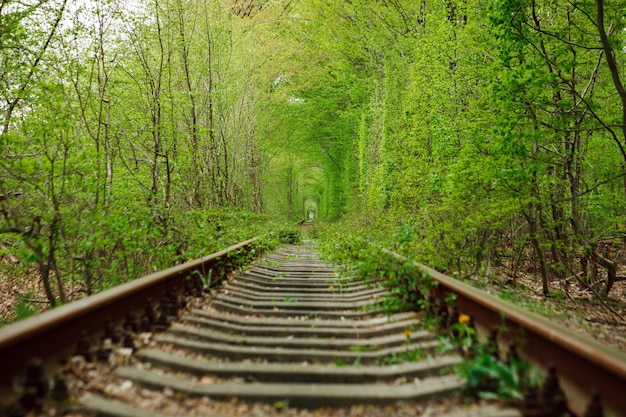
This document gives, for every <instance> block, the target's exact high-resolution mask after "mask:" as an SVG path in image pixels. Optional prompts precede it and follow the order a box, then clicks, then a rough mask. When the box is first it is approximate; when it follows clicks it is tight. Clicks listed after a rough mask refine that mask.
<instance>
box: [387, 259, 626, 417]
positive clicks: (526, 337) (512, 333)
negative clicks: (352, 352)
mask: <svg viewBox="0 0 626 417" xmlns="http://www.w3.org/2000/svg"><path fill="white" fill-rule="evenodd" d="M384 252H386V253H387V254H390V255H392V256H394V257H395V258H396V259H398V260H399V261H402V262H406V261H408V259H407V258H405V257H403V256H401V255H398V254H396V253H394V252H391V251H387V250H384ZM414 264H415V265H416V266H417V267H418V268H419V270H421V271H423V272H426V273H427V274H428V275H429V276H430V277H431V278H433V279H434V280H435V281H436V282H437V283H438V284H439V285H438V286H437V287H436V289H435V293H436V294H435V297H436V299H438V300H445V299H447V298H448V297H446V296H447V295H449V294H450V293H454V294H456V297H455V301H454V303H455V304H453V305H449V306H447V310H448V311H449V312H450V313H452V311H453V309H454V308H455V307H456V310H457V311H458V313H459V314H467V315H469V316H471V317H472V319H473V322H474V323H475V325H476V327H477V329H478V331H479V333H480V334H482V335H483V337H484V336H485V335H490V336H492V335H494V336H495V335H496V333H497V342H498V345H499V346H500V347H501V348H502V349H507V348H509V347H510V346H511V345H512V344H514V345H515V349H516V350H517V351H518V352H519V354H520V355H521V356H522V357H523V358H525V359H527V360H529V361H530V362H531V363H533V364H534V365H537V366H539V367H540V369H542V370H544V371H545V370H547V369H548V368H549V367H556V370H557V375H558V379H559V383H560V385H561V387H562V389H563V391H564V392H565V394H566V396H567V402H568V406H569V408H570V410H572V411H573V412H574V413H576V414H577V415H579V416H583V415H588V414H587V411H586V410H589V407H590V405H591V404H592V402H593V401H594V396H595V397H596V398H595V401H597V395H598V394H599V399H600V403H601V405H602V408H603V411H604V413H605V414H604V415H612V414H611V413H613V415H615V416H626V354H624V353H622V352H620V351H618V350H616V349H614V348H611V347H608V346H606V345H603V344H601V343H599V342H597V341H596V340H593V339H591V338H589V337H586V336H583V335H580V334H577V333H574V332H572V331H571V330H569V329H567V328H565V327H563V326H561V325H559V324H557V323H554V322H552V321H550V320H549V319H548V318H545V317H543V316H540V315H538V314H535V313H532V312H529V311H527V310H525V309H522V308H520V307H518V306H516V305H515V304H513V303H510V302H507V301H504V300H502V299H499V298H497V297H495V296H492V295H489V294H487V293H485V292H484V291H481V290H479V289H477V288H474V287H472V286H470V285H468V284H465V283H463V282H461V281H459V280H456V279H454V278H451V277H449V276H446V275H444V274H442V273H440V272H438V271H436V270H434V269H432V268H429V267H427V266H425V265H422V264H420V263H418V262H414ZM494 330H495V332H496V333H494Z"/></svg>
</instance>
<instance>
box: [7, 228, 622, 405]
mask: <svg viewBox="0 0 626 417" xmlns="http://www.w3.org/2000/svg"><path fill="white" fill-rule="evenodd" d="M254 245H255V241H254V240H250V241H247V242H243V243H242V244H239V245H235V246H233V247H231V248H229V249H227V250H225V251H222V252H220V253H217V254H214V255H210V256H208V257H206V258H204V259H201V260H197V261H194V262H190V263H188V264H185V265H181V266H179V267H175V268H173V269H171V270H168V271H163V272H161V273H157V274H153V275H151V276H148V277H145V278H143V279H140V280H137V281H134V282H131V283H129V284H125V285H123V286H121V287H118V288H116V289H114V290H111V291H108V292H105V293H102V294H99V295H97V296H95V297H90V298H89V299H86V300H82V301H79V302H77V303H74V304H71V305H68V306H65V307H63V308H60V309H57V310H55V311H52V312H50V313H46V314H44V315H42V316H40V317H38V318H35V319H33V320H30V321H25V322H24V323H18V324H16V325H14V326H9V327H7V328H4V329H0V369H1V370H2V372H1V373H0V407H1V408H0V415H2V414H3V413H4V414H6V415H33V414H32V413H33V410H35V412H39V413H41V414H42V415H44V414H45V415H61V413H62V412H66V411H67V410H68V409H69V410H72V412H73V413H78V415H80V413H83V414H85V415H93V414H96V415H105V416H151V417H160V416H164V415H231V414H229V412H230V411H232V409H233V407H235V408H237V404H239V401H243V402H245V403H264V404H271V407H273V408H272V409H274V410H275V411H276V410H278V411H281V410H283V409H284V408H285V407H287V406H288V407H305V408H318V407H330V406H333V407H350V406H352V407H354V406H355V405H362V404H370V405H372V406H373V407H384V406H389V405H394V404H399V403H402V404H405V406H404V407H405V408H400V409H394V408H385V409H380V408H379V409H376V410H378V411H373V410H374V409H373V410H372V411H371V413H372V415H391V414H393V413H394V412H397V413H398V414H397V415H411V414H413V415H414V414H419V413H420V412H421V411H420V410H422V411H423V410H424V408H423V407H425V406H424V404H430V403H432V402H438V403H439V404H446V405H445V406H441V407H440V410H443V409H444V408H445V407H448V406H449V404H451V403H455V402H457V403H458V401H457V400H454V399H455V398H459V392H460V390H461V388H462V386H463V384H464V381H463V380H461V379H460V378H459V377H458V376H457V375H456V374H455V373H454V372H453V368H454V366H455V365H457V364H458V363H459V362H460V361H461V358H460V357H459V356H458V355H455V354H442V353H440V352H439V349H438V348H439V345H440V342H439V340H438V339H437V337H436V335H435V334H434V333H433V332H432V331H429V330H424V327H423V323H422V316H419V315H417V314H416V313H414V312H399V313H395V314H391V315H388V314H386V313H384V312H383V311H381V303H380V301H381V299H382V298H383V297H384V295H385V293H386V290H385V289H384V288H383V287H382V286H381V285H378V284H377V283H372V284H371V285H364V284H363V283H361V282H359V281H358V280H356V279H354V278H351V277H340V276H338V275H337V274H335V271H334V270H333V268H331V267H329V266H328V265H327V264H325V263H324V262H322V261H320V260H318V259H317V257H316V254H315V252H314V251H313V250H312V249H311V248H310V247H309V246H306V245H305V246H288V247H284V248H283V249H281V250H279V251H277V252H275V253H273V254H270V255H267V256H265V257H264V258H263V259H262V260H261V261H258V262H256V263H254V264H252V265H251V266H249V267H248V268H246V269H245V270H244V271H243V272H240V273H237V274H235V275H228V274H226V272H227V271H228V270H230V269H232V267H233V265H232V262H230V259H232V256H231V254H232V253H234V252H237V253H241V252H242V251H243V252H246V251H251V249H253V248H254ZM389 255H390V257H391V259H392V261H393V259H395V260H397V261H399V262H405V260H403V259H401V258H399V257H397V255H395V254H389ZM420 268H421V269H422V270H425V271H427V272H428V273H429V274H430V275H431V276H432V277H433V278H434V279H435V280H437V281H438V282H439V285H438V286H437V287H436V288H435V289H433V291H431V293H428V294H422V295H423V296H424V297H427V298H429V299H431V301H432V305H436V306H437V309H436V310H437V314H439V315H440V318H441V319H442V320H441V321H442V322H444V323H445V322H448V323H449V322H450V321H451V320H450V317H449V316H450V315H451V316H455V315H456V314H459V312H460V313H463V314H469V315H471V316H472V318H473V319H474V323H475V324H476V327H477V328H478V329H479V330H480V331H482V332H483V333H484V334H488V335H490V337H491V342H492V343H495V345H496V346H497V345H500V346H501V347H503V348H504V347H505V346H506V347H507V348H508V347H509V345H510V342H511V341H512V340H516V341H517V342H518V343H517V344H516V349H517V350H519V352H520V353H521V354H522V355H526V356H527V357H528V358H529V359H530V360H532V361H533V362H535V363H537V364H538V365H539V366H545V367H546V368H547V367H549V365H552V364H555V365H556V367H557V369H558V370H559V372H558V378H557V379H556V380H557V381H559V382H560V384H559V382H557V383H556V388H555V387H554V382H552V385H553V386H552V387H551V390H552V391H551V394H550V395H552V396H554V395H557V396H558V395H560V393H562V391H561V387H562V389H563V390H564V391H565V392H566V394H567V400H568V407H569V410H572V411H574V413H575V414H576V415H580V416H583V415H584V416H585V417H594V416H601V415H603V414H602V409H603V408H604V409H605V410H610V412H612V413H614V415H616V416H621V415H625V413H626V411H625V410H626V407H624V399H623V398H621V397H620V396H619V395H617V396H615V394H614V393H615V392H618V391H619V392H623V389H624V387H626V384H625V383H624V381H626V377H624V375H626V372H622V371H623V369H625V367H626V361H625V360H624V358H623V355H622V356H620V355H619V354H617V353H615V352H612V351H610V350H609V349H605V348H602V347H601V346H598V345H597V344H596V345H594V344H593V343H592V342H589V341H588V340H584V339H581V338H578V337H576V338H574V339H572V338H571V337H572V336H571V335H570V334H569V333H568V332H567V331H564V330H562V329H559V328H557V327H555V326H552V325H550V324H546V323H545V321H544V322H542V321H541V320H539V321H536V320H535V318H536V317H532V316H531V315H527V313H524V312H520V311H518V310H516V309H515V308H514V307H512V306H510V305H508V303H503V302H500V301H498V300H494V299H493V297H488V296H485V295H484V294H482V293H480V292H479V291H478V290H475V289H473V288H469V287H467V286H464V285H462V284H461V283H458V282H456V281H455V280H452V279H451V278H448V277H445V276H443V275H441V274H438V273H437V272H436V271H432V270H430V269H428V268H427V267H424V266H420ZM222 276H229V278H228V280H227V281H225V282H222V283H221V284H220V285H217V283H218V281H219V280H218V278H219V277H222ZM452 292H453V293H454V294H456V301H455V302H454V305H447V304H445V302H444V301H443V300H451V299H452V298H451V297H449V294H450V293H452ZM154 300H157V301H154ZM455 320H457V319H456V318H455V319H452V321H455ZM494 327H498V328H500V329H506V330H503V331H501V332H500V333H499V334H496V333H494V332H493V331H492V329H493V328H494ZM546 329H547V330H546ZM85 330H87V331H88V332H87V333H85ZM520 334H523V337H524V340H522V339H521V337H520ZM572 345H573V346H572ZM503 352H504V349H503ZM496 354H497V353H496ZM502 355H504V353H502ZM68 358H69V359H68ZM555 359H556V360H555ZM594 362H595V365H596V366H595V367H593V364H594ZM564 364H570V365H573V369H569V370H566V371H565V372H563V371H562V369H563V366H564ZM577 368H580V369H581V370H582V372H584V373H585V375H586V376H587V379H586V382H582V383H581V382H580V381H579V379H580V377H577V376H576V375H578V374H577V372H576V369H577ZM591 368H593V370H591ZM553 369H554V368H553ZM598 369H599V370H598ZM551 375H552V376H554V375H555V373H554V370H553V371H551ZM577 378H578V379H577ZM549 379H550V378H549ZM583 379H584V378H583ZM598 380H599V381H600V382H601V383H603V384H604V385H602V384H600V383H597V382H596V381H598ZM593 389H596V390H597V391H598V392H599V393H600V396H599V397H598V396H595V397H594V396H592V390H593ZM585 391H586V392H585ZM545 392H547V390H546V389H545V387H544V388H542V392H541V393H528V397H529V398H527V403H526V405H525V406H524V407H525V408H524V407H522V409H523V410H525V411H524V412H525V414H526V415H551V414H549V413H550V409H548V411H546V409H545V407H544V408H543V409H538V408H537V407H534V408H533V405H532V401H533V395H534V396H538V395H543V396H545V395H547V394H545ZM232 398H237V402H232V400H231V399H232ZM451 399H452V400H451ZM535 400H536V398H535ZM528 401H530V402H531V404H530V406H529V405H528ZM407 407H408V408H407ZM420 407H421V408H420ZM229 410H230V411H229ZM381 410H383V411H381ZM407 410H408V411H407ZM430 410H431V411H430V412H431V415H439V414H433V413H434V412H433V411H432V410H433V409H432V408H431V409H430ZM472 410H473V411H472V412H474V413H475V414H463V411H462V410H458V409H457V410H455V411H453V412H452V413H451V414H450V415H454V416H462V415H485V416H488V415H489V416H518V415H521V414H520V412H518V411H516V410H511V409H498V408H493V407H487V408H478V409H476V408H472ZM561 411H562V410H561ZM561 411H559V413H561ZM407 412H408V414H406V413H407ZM541 412H543V414H541ZM20 413H21V414H20ZM28 413H31V414H28ZM55 413H56V414H55ZM376 413H378V414H376ZM402 413H405V414H402ZM455 413H456V414H455ZM244 414H245V413H244ZM256 414H257V415H266V414H258V413H256ZM441 414H443V411H441ZM34 415H36V414H34ZM233 415H241V412H239V413H238V414H233ZM366 415H367V414H366ZM559 415H561V414H559ZM606 415H611V414H606Z"/></svg>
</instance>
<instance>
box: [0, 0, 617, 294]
mask: <svg viewBox="0 0 626 417" xmlns="http://www.w3.org/2000/svg"><path fill="white" fill-rule="evenodd" d="M557 3H558V4H557ZM624 10H626V8H625V7H624V4H623V2H620V1H607V0H594V1H570V2H566V3H562V2H555V1H553V0H445V1H442V2H435V3H433V2H427V1H425V0H419V1H416V0H379V1H369V0H341V1H335V0H228V1H224V0H208V1H204V0H203V1H200V0H87V1H81V2H76V1H73V0H43V1H39V0H38V1H19V2H18V1H15V0H6V1H3V2H2V3H1V4H0V62H1V64H0V129H1V131H0V144H1V150H0V152H2V162H1V165H0V215H1V216H0V242H1V244H2V246H1V249H2V251H3V253H4V254H5V256H8V257H9V259H13V260H15V263H16V264H18V265H19V267H20V268H23V269H24V270H27V271H32V272H33V273H34V274H35V275H34V276H36V279H37V280H39V281H40V282H41V285H43V287H44V288H45V293H46V295H47V299H48V301H49V302H50V303H51V304H52V305H54V304H55V303H57V302H59V301H61V302H63V301H65V300H67V299H69V298H71V295H68V292H71V291H72V290H71V288H73V287H72V285H73V284H76V285H79V286H80V287H81V288H83V287H84V288H86V291H87V292H91V291H92V290H94V288H93V287H94V285H95V286H96V287H98V288H101V287H103V286H104V287H105V286H107V285H109V284H106V282H107V280H108V278H103V276H105V275H106V276H109V275H111V276H115V277H117V278H115V280H117V281H119V280H124V279H129V278H130V277H131V276H135V275H136V274H137V273H138V272H141V271H145V270H146V268H152V267H154V265H157V266H164V265H167V264H171V263H172V262H176V261H180V260H183V259H185V258H187V257H193V256H197V255H199V253H200V252H202V250H203V243H202V242H203V238H202V236H205V237H204V239H205V240H211V239H212V238H211V237H210V236H220V235H223V234H224V232H223V228H224V225H223V224H221V223H222V222H223V221H224V220H223V219H225V218H230V219H232V218H234V217H236V216H234V214H233V213H239V214H240V215H239V217H240V218H242V219H252V218H255V219H257V220H255V222H258V224H263V223H264V222H265V220H264V219H266V218H267V217H271V218H290V219H291V220H296V219H302V218H305V217H307V218H308V217H309V216H312V217H314V218H315V219H316V220H335V219H339V218H342V217H344V216H346V215H349V216H351V217H353V218H356V219H358V220H359V222H361V223H362V224H364V225H367V226H369V227H371V228H380V229H383V230H386V231H387V234H388V235H389V239H390V241H391V242H392V243H393V244H394V245H395V246H397V247H398V248H399V249H400V250H405V251H410V252H411V254H412V255H414V256H416V257H419V258H421V260H423V261H424V262H427V263H430V264H432V265H433V266H436V267H437V268H439V269H441V270H445V271H448V272H449V273H451V274H456V275H457V276H459V277H468V276H472V275H473V274H475V273H477V272H478V271H480V270H481V269H483V268H485V267H488V266H489V265H492V264H494V263H502V262H506V263H508V265H509V266H510V269H511V271H512V273H511V276H512V278H513V279H515V276H516V271H517V270H518V269H519V267H520V265H521V263H522V262H524V260H525V258H526V257H527V256H530V258H531V263H532V264H533V265H534V267H535V268H536V271H537V275H538V276H539V277H540V278H541V280H542V283H543V289H544V293H546V294H547V293H548V291H549V286H550V284H551V283H554V282H562V283H565V282H568V279H569V278H571V277H575V278H576V279H577V280H579V281H581V282H588V283H589V282H592V283H596V284H597V283H600V284H598V285H600V286H601V288H600V287H598V288H600V290H601V291H600V292H603V293H604V294H608V293H609V292H610V290H611V287H612V285H613V283H614V282H615V281H616V280H618V279H621V277H619V276H618V266H619V262H620V259H619V257H618V256H617V254H616V250H615V247H616V246H615V245H618V244H620V242H621V240H619V239H615V238H622V237H623V236H624V233H625V229H626V226H624V225H625V224H626V198H625V196H626V195H625V194H626V171H625V169H626V150H625V149H626V88H625V87H624V74H623V71H622V69H623V68H624V59H625V57H624V53H623V50H624V41H625V39H624V37H625V36H626V35H625V34H626V32H625V30H624V25H625V22H626V16H625V15H624ZM251 213H256V214H251ZM233 216H234V217H233ZM255 216H257V217H255ZM264 216H265V217H264ZM220 219H221V220H220ZM245 222H246V221H245V220H244V223H245ZM255 224H257V223H255ZM389 224H392V225H393V228H392V229H389V228H388V227H387V226H388V225H389ZM245 230H246V229H245V228H240V231H241V232H242V233H243V232H244V231H245ZM393 230H401V231H402V233H403V235H402V236H404V237H403V238H399V237H398V235H394V233H395V232H392V231H393ZM398 233H400V232H398ZM407 236H409V237H407ZM404 243H411V245H408V244H407V245H404V246H403V244H404ZM529 254H530V255H529ZM148 265H153V266H150V267H149V266H148ZM594 285H595V284H594ZM95 289H97V288H95Z"/></svg>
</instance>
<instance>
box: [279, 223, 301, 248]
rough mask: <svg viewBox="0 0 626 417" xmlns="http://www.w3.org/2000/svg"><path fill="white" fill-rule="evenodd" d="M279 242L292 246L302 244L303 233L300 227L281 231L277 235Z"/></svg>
mask: <svg viewBox="0 0 626 417" xmlns="http://www.w3.org/2000/svg"><path fill="white" fill-rule="evenodd" d="M277 235H278V240H279V241H280V242H281V243H287V244H290V245H297V244H299V243H300V242H302V232H301V231H300V229H299V228H298V227H292V228H289V229H281V230H279V231H278V233H277Z"/></svg>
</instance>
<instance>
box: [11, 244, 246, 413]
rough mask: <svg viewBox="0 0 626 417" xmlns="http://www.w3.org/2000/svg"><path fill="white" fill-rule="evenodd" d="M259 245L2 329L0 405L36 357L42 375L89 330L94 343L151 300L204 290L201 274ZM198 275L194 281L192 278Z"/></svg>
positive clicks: (175, 269) (186, 265) (163, 273)
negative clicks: (40, 360) (190, 290)
mask: <svg viewBox="0 0 626 417" xmlns="http://www.w3.org/2000/svg"><path fill="white" fill-rule="evenodd" d="M257 241H258V238H253V239H250V240H247V241H245V242H241V243H238V244H236V245H233V246H231V247H229V248H227V249H224V250H222V251H219V252H216V253H213V254H211V255H208V256H205V257H203V258H200V259H197V260H194V261H190V262H187V263H184V264H181V265H178V266H175V267H172V268H169V269H166V270H164V271H160V272H156V273H153V274H150V275H147V276H145V277H143V278H139V279H136V280H134V281H131V282H128V283H126V284H122V285H119V286H117V287H115V288H112V289H110V290H107V291H104V292H102V293H99V294H95V295H93V296H90V297H86V298H83V299H81V300H79V301H76V302H73V303H70V304H67V305H65V306H62V307H59V308H56V309H54V310H50V311H48V312H45V313H43V314H40V315H37V316H34V317H31V318H29V319H26V320H24V321H21V322H18V323H15V324H13V325H9V326H6V327H4V328H2V329H0V400H2V399H3V397H6V396H7V395H8V394H7V393H8V392H10V390H11V385H12V383H13V381H14V379H15V377H16V376H18V375H21V374H23V372H24V370H25V369H26V367H27V364H28V362H29V361H30V360H31V359H32V358H40V359H42V360H43V361H44V364H43V365H44V370H46V371H48V370H52V369H53V368H55V367H56V366H57V365H58V360H59V359H61V358H63V357H64V356H66V355H67V354H68V353H71V352H72V351H73V349H75V346H76V344H77V343H78V341H79V339H80V338H81V335H82V334H83V333H84V332H85V331H88V332H89V337H92V338H93V336H95V335H98V334H99V333H103V332H104V329H105V327H106V326H107V325H109V324H110V323H112V324H114V325H119V324H120V323H121V322H122V321H123V320H125V319H127V317H128V316H129V312H135V313H139V314H141V313H142V312H143V310H144V308H145V306H146V303H148V300H150V299H151V300H153V301H154V302H156V303H158V302H159V301H161V300H162V299H163V297H164V296H169V297H172V295H174V296H177V295H178V294H181V293H182V292H183V291H184V290H186V289H189V287H190V285H191V286H196V287H198V286H200V287H201V286H202V285H204V284H206V282H205V283H202V282H201V278H200V275H202V274H207V273H209V271H211V272H216V271H219V272H220V273H223V272H225V271H226V270H227V269H228V268H229V267H230V265H229V260H228V258H229V257H231V256H232V255H234V254H236V253H240V251H244V252H249V251H250V250H251V249H252V248H253V247H254V243H255V242H257ZM215 275H218V274H215ZM221 275H225V274H221ZM194 276H195V277H196V279H194V280H191V279H188V278H190V277H194ZM215 281H217V278H215ZM0 403H1V401H0ZM0 405H1V404H0Z"/></svg>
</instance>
